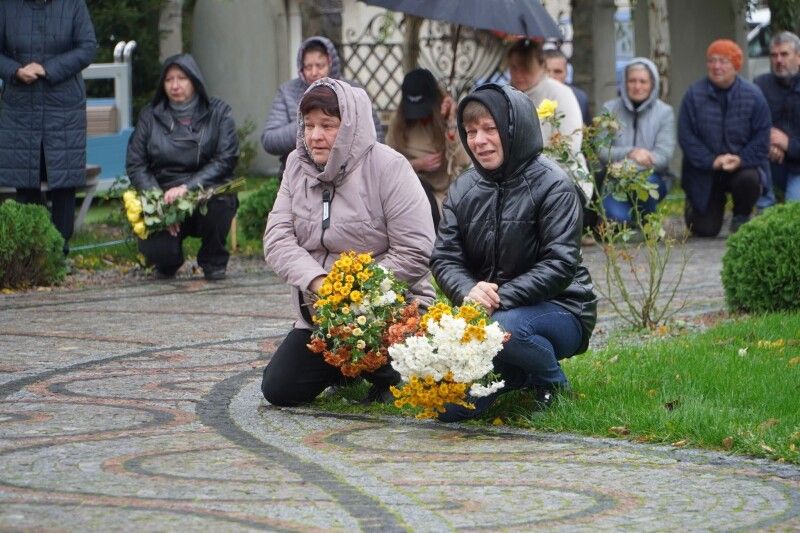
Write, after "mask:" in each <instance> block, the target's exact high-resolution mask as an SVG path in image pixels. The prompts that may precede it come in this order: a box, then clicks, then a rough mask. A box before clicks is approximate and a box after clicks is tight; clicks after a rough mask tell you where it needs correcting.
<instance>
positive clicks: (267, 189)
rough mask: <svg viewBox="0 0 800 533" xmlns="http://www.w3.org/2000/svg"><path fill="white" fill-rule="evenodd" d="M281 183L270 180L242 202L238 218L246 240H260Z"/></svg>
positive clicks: (275, 179) (274, 179) (276, 180)
mask: <svg viewBox="0 0 800 533" xmlns="http://www.w3.org/2000/svg"><path fill="white" fill-rule="evenodd" d="M279 187H280V183H279V182H278V179H277V178H268V179H267V181H266V182H265V183H264V184H263V185H262V186H261V187H260V188H259V189H258V190H256V192H254V193H253V194H251V195H250V196H248V197H247V198H245V199H244V200H242V204H241V205H240V206H239V211H238V212H237V214H236V217H237V219H238V221H239V226H240V227H241V228H242V234H243V235H244V237H245V238H246V239H257V240H260V239H261V237H262V236H263V235H264V227H265V226H266V225H267V215H268V214H269V212H270V211H271V210H272V204H274V203H275V197H276V196H278V188H279Z"/></svg>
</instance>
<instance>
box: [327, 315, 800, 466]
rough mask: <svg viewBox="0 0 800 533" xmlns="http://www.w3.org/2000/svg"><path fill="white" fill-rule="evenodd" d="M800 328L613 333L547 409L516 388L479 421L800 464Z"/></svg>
mask: <svg viewBox="0 0 800 533" xmlns="http://www.w3.org/2000/svg"><path fill="white" fill-rule="evenodd" d="M798 332H800V314H798V313H794V314H772V315H765V316H759V317H745V318H740V319H736V320H730V321H727V322H725V323H723V324H721V325H718V326H716V327H714V328H713V329H711V330H708V331H706V332H704V333H695V334H691V335H688V336H686V337H680V338H668V339H658V340H649V341H647V342H645V343H637V342H629V341H627V342H626V341H616V342H615V343H614V344H613V345H610V346H608V347H607V348H605V349H602V350H597V351H594V352H591V353H587V354H583V355H580V356H577V357H574V358H571V359H569V360H566V361H565V362H564V370H565V372H566V373H567V375H568V376H569V378H570V381H571V383H572V387H573V391H574V393H573V395H571V396H561V397H559V399H558V401H557V402H556V403H555V404H554V405H553V406H552V407H551V408H550V409H548V410H546V411H535V410H534V404H533V398H532V396H531V394H530V393H528V392H512V393H509V394H507V395H505V396H503V397H501V400H500V401H498V403H497V404H496V405H495V406H494V407H493V408H492V409H491V410H490V411H489V412H488V413H487V414H486V415H485V416H484V417H483V418H482V420H479V421H477V422H476V423H477V424H483V425H487V424H491V423H493V422H495V423H496V422H497V418H500V419H501V420H502V422H503V423H504V424H508V425H513V426H519V427H525V428H531V429H536V430H541V431H552V432H571V433H581V434H585V435H593V436H601V437H621V438H627V439H631V440H636V441H639V442H655V443H668V444H673V445H675V446H694V447H700V448H710V449H718V450H730V451H732V452H735V453H739V454H744V455H751V456H759V457H767V458H770V459H774V460H782V461H787V462H792V463H798V464H800V337H798V335H800V333H798ZM743 349H746V353H744V354H743V355H742V354H740V350H743ZM362 387H363V386H362ZM364 393H365V389H364V391H360V390H357V389H356V390H354V391H351V392H349V393H348V394H351V395H354V396H359V395H361V397H363V394H364ZM316 405H318V406H320V407H321V408H326V409H332V410H343V409H344V410H347V411H348V412H373V413H374V412H377V413H394V414H398V413H400V411H398V410H397V409H394V408H393V407H391V406H379V407H377V408H374V407H363V406H356V405H353V404H352V403H349V402H346V401H343V400H341V394H339V395H334V396H333V397H329V398H326V399H324V400H317V404H316Z"/></svg>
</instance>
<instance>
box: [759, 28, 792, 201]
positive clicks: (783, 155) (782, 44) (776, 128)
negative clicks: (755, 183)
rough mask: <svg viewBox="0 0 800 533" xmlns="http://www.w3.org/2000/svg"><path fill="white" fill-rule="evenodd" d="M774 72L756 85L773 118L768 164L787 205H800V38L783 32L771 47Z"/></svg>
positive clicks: (771, 63) (764, 75)
mask: <svg viewBox="0 0 800 533" xmlns="http://www.w3.org/2000/svg"><path fill="white" fill-rule="evenodd" d="M769 59H770V66H771V70H772V72H771V73H770V74H762V75H761V76H759V77H757V78H756V79H755V80H754V81H755V84H756V85H758V87H759V88H760V89H761V92H763V93H764V97H765V98H766V99H767V104H768V105H769V110H770V114H771V116H772V128H771V129H770V134H769V160H770V168H771V170H772V183H773V184H775V185H776V186H777V187H778V188H780V189H782V190H783V191H784V198H785V200H786V201H787V202H792V201H794V202H796V201H800V74H798V71H800V38H798V36H797V35H795V34H794V33H791V32H788V31H784V32H781V33H779V34H778V35H776V36H775V37H773V38H772V41H771V42H770V46H769Z"/></svg>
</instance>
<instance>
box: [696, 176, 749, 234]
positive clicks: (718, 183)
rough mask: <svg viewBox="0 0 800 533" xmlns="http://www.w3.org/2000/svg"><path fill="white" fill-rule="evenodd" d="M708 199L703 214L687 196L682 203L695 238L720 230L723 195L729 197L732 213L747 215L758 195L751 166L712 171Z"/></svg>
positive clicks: (723, 211)
mask: <svg viewBox="0 0 800 533" xmlns="http://www.w3.org/2000/svg"><path fill="white" fill-rule="evenodd" d="M711 179H712V185H711V198H710V199H709V201H708V208H707V209H706V212H705V213H698V212H697V211H696V210H695V209H694V208H693V207H692V203H691V202H690V201H689V199H688V198H687V199H686V205H685V206H684V219H685V220H686V227H687V228H689V230H690V231H691V232H692V234H693V235H695V236H697V237H716V236H717V235H719V232H720V230H721V229H722V219H723V217H724V216H725V201H726V199H727V198H726V194H730V195H731V197H732V198H733V216H743V217H744V216H750V214H751V213H752V212H753V208H754V207H755V205H756V202H757V201H758V198H759V197H760V196H761V178H760V177H759V175H758V170H757V169H755V168H741V169H739V170H737V171H736V172H724V171H717V172H714V174H713V176H712V178H711Z"/></svg>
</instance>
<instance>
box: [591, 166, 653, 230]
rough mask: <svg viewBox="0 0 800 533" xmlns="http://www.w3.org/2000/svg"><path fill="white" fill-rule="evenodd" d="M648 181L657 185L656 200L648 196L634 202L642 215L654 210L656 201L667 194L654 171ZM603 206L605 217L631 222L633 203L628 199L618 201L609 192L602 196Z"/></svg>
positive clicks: (615, 220)
mask: <svg viewBox="0 0 800 533" xmlns="http://www.w3.org/2000/svg"><path fill="white" fill-rule="evenodd" d="M647 181H648V182H650V183H655V184H656V186H657V187H658V189H657V190H658V200H656V199H655V198H652V197H651V198H648V199H647V200H645V201H644V202H636V205H637V207H638V209H639V212H640V213H641V214H643V215H648V214H650V213H652V212H654V211H655V210H656V206H657V205H658V202H660V201H661V200H663V199H664V197H665V196H666V195H667V184H666V183H665V182H664V180H663V179H661V176H659V175H658V174H656V173H653V174H650V176H649V177H648V178H647ZM603 208H604V209H605V211H606V217H608V219H609V220H613V221H614V222H633V213H632V212H631V210H632V209H633V203H632V202H630V201H625V202H620V201H619V200H616V199H614V197H612V196H611V195H610V194H609V195H607V196H606V197H605V198H603Z"/></svg>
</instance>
